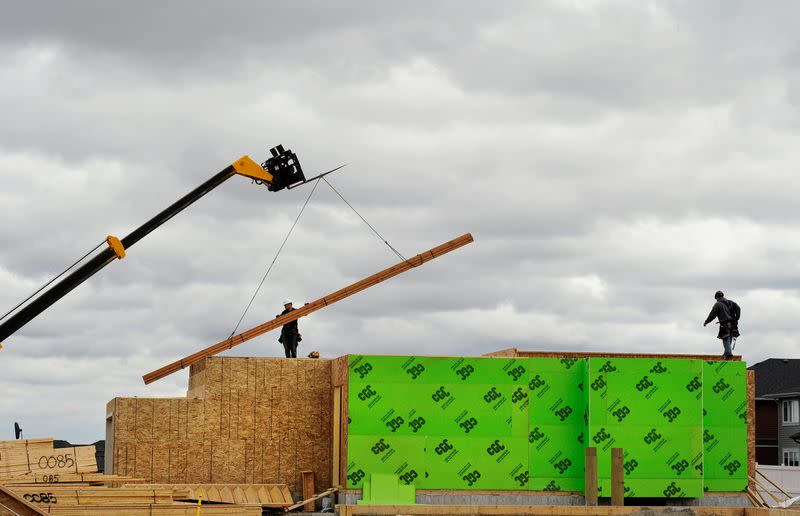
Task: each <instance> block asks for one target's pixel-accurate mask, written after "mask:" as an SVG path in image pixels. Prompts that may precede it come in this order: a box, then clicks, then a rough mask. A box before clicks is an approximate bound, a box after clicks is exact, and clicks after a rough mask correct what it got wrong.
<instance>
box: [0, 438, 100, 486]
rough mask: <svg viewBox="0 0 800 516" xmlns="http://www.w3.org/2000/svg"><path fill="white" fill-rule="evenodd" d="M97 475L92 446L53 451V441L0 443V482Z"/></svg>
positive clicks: (54, 449)
mask: <svg viewBox="0 0 800 516" xmlns="http://www.w3.org/2000/svg"><path fill="white" fill-rule="evenodd" d="M94 472H97V460H96V459H95V447H94V446H74V447H70V448H53V439H52V438H45V439H25V440H17V441H0V480H2V479H4V478H14V477H20V476H23V475H39V476H50V475H60V474H64V473H94Z"/></svg>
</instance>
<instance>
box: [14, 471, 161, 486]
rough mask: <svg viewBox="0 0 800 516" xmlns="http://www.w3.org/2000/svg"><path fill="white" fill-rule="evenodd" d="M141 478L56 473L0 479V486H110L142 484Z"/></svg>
mask: <svg viewBox="0 0 800 516" xmlns="http://www.w3.org/2000/svg"><path fill="white" fill-rule="evenodd" d="M144 481H145V479H143V478H134V477H126V476H121V475H105V474H103V473H56V474H44V475H42V474H38V473H34V474H33V475H24V476H21V477H11V478H0V484H6V485H37V484H52V485H65V484H85V485H111V486H120V485H122V484H133V483H144Z"/></svg>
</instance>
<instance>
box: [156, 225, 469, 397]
mask: <svg viewBox="0 0 800 516" xmlns="http://www.w3.org/2000/svg"><path fill="white" fill-rule="evenodd" d="M472 241H473V239H472V235H471V234H469V233H467V234H465V235H461V236H460V237H458V238H455V239H453V240H450V241H449V242H445V243H444V244H442V245H440V246H437V247H434V248H433V249H430V250H428V251H425V252H424V253H420V254H418V255H416V256H414V257H413V258H409V259H407V260H405V261H402V262H400V263H398V264H397V265H393V266H392V267H389V268H388V269H384V270H382V271H381V272H378V273H376V274H373V275H372V276H369V277H367V278H364V279H362V280H361V281H357V282H355V283H353V284H352V285H349V286H347V287H345V288H343V289H340V290H337V291H336V292H333V293H332V294H328V295H327V296H325V297H322V298H320V299H317V300H316V301H312V302H311V303H308V304H306V305H305V306H303V307H301V308H298V309H296V310H294V311H292V312H289V313H288V314H286V315H282V316H280V317H276V318H275V319H272V320H270V321H267V322H265V323H264V324H261V325H258V326H256V327H254V328H251V329H249V330H247V331H245V332H242V333H240V334H238V335H234V336H233V337H230V338H228V339H225V340H223V341H221V342H218V343H216V344H214V345H213V346H209V347H207V348H205V349H202V350H200V351H198V352H197V353H194V354H192V355H189V356H188V357H185V358H182V359H180V360H178V361H175V362H172V363H171V364H168V365H165V366H164V367H162V368H160V369H156V370H155V371H152V372H150V373H147V374H146V375H144V376H143V377H142V378H143V379H144V383H145V384H149V383H153V382H155V381H156V380H160V379H161V378H164V377H165V376H168V375H171V374H172V373H174V372H176V371H180V370H181V369H183V368H185V367H188V366H190V365H192V364H194V363H195V362H199V361H200V360H202V359H204V358H206V357H210V356H213V355H216V354H218V353H221V352H223V351H226V350H228V349H231V348H232V347H233V346H238V345H239V344H241V343H243V342H247V341H248V340H250V339H253V338H255V337H258V336H259V335H263V334H264V333H267V332H268V331H271V330H274V329H276V328H280V327H281V326H283V325H284V324H286V323H289V322H291V321H294V320H297V319H299V318H301V317H305V316H306V315H308V314H310V313H312V312H316V311H317V310H320V309H322V308H325V307H326V306H328V305H331V304H333V303H335V302H337V301H341V300H342V299H344V298H346V297H350V296H352V295H353V294H357V293H359V292H361V291H362V290H365V289H368V288H370V287H372V286H374V285H377V284H378V283H381V282H383V281H386V280H388V279H389V278H393V277H395V276H397V275H398V274H402V273H404V272H406V271H408V270H411V269H413V268H415V267H419V266H420V265H422V264H423V263H426V262H429V261H431V260H433V259H435V258H438V257H440V256H442V255H443V254H447V253H449V252H450V251H455V250H456V249H458V248H459V247H463V246H465V245H467V244H470V243H472Z"/></svg>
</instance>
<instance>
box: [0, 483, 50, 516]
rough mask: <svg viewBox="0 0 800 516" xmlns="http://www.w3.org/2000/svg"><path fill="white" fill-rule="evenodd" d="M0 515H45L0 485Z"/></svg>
mask: <svg viewBox="0 0 800 516" xmlns="http://www.w3.org/2000/svg"><path fill="white" fill-rule="evenodd" d="M0 514H2V515H5V514H11V515H16V516H41V515H43V514H47V513H46V512H44V511H42V510H41V509H39V508H38V507H36V506H35V505H33V504H32V503H30V502H28V501H26V500H25V499H24V498H23V497H21V496H19V495H18V494H17V493H14V492H13V491H11V490H9V489H7V488H6V487H4V486H2V485H0Z"/></svg>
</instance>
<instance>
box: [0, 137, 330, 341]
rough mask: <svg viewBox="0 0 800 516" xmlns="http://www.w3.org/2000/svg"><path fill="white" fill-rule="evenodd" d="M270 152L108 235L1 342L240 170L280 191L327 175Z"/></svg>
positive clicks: (17, 318) (10, 322)
mask: <svg viewBox="0 0 800 516" xmlns="http://www.w3.org/2000/svg"><path fill="white" fill-rule="evenodd" d="M270 152H271V154H272V156H271V157H270V158H269V159H267V160H266V161H265V162H263V163H262V164H261V165H259V164H258V163H256V162H255V161H253V160H252V159H250V158H249V157H248V156H242V157H241V158H239V159H238V160H236V161H234V162H233V163H231V164H230V165H228V166H227V167H225V168H224V169H223V170H221V171H220V172H218V173H217V174H215V175H214V176H213V177H211V179H209V180H208V181H206V182H205V183H203V184H201V185H200V186H198V187H197V188H195V189H194V190H192V191H191V192H189V193H188V194H186V195H184V196H183V197H181V198H180V199H178V200H177V201H175V202H174V203H173V204H172V205H170V206H169V207H168V208H166V209H165V210H164V211H162V212H161V213H159V214H158V215H156V216H155V217H153V218H152V219H150V220H148V221H147V222H145V223H144V224H142V225H141V226H139V227H138V228H137V229H135V230H134V231H133V232H132V233H131V234H129V235H128V236H126V237H124V238H122V239H118V238H117V237H114V236H109V237H108V238H106V242H107V243H108V247H106V248H105V249H103V250H102V251H100V252H99V253H98V254H97V255H95V256H94V257H93V258H91V259H90V260H89V261H87V262H86V263H84V264H83V265H81V266H80V267H79V268H78V269H76V270H75V271H73V272H72V273H70V274H69V275H68V276H66V277H65V278H64V279H62V280H61V281H59V282H58V283H56V284H55V285H53V286H52V287H50V289H49V290H46V291H45V292H44V293H43V294H41V295H40V296H39V297H37V298H36V299H34V300H33V301H31V302H30V303H29V304H27V305H25V306H24V307H23V308H21V309H20V310H19V311H18V312H16V313H15V314H13V315H12V316H11V317H9V318H8V319H7V320H6V321H5V322H3V323H2V324H0V343H1V342H3V340H4V339H6V338H7V337H9V336H10V335H13V334H14V333H15V332H16V331H17V330H19V329H20V328H22V327H23V326H25V325H26V324H27V323H28V322H30V321H31V320H32V319H34V318H35V317H36V316H38V315H39V314H41V313H42V312H43V311H45V310H46V309H47V308H49V307H50V306H51V305H52V304H53V303H55V302H56V301H58V300H59V299H61V298H62V297H64V296H65V295H66V294H67V293H69V292H70V291H71V290H72V289H74V288H75V287H77V286H78V285H80V284H81V283H83V282H84V281H86V280H87V279H89V278H90V277H92V276H93V275H94V274H95V273H97V272H98V271H100V269H102V268H103V267H105V266H106V265H108V264H109V263H111V262H113V261H114V260H116V259H120V260H121V259H122V258H125V252H126V250H127V249H129V248H130V247H131V246H132V245H133V244H135V243H136V242H138V241H139V240H141V239H142V238H144V237H145V236H147V235H148V234H150V232H152V231H153V230H154V229H156V228H157V227H159V226H160V225H161V224H163V223H165V222H166V221H168V220H169V219H171V218H172V217H174V216H175V215H177V214H178V213H180V212H181V211H182V210H183V209H184V208H186V207H188V206H189V205H191V204H192V203H193V202H195V201H196V200H198V199H200V198H201V197H203V196H204V195H205V194H207V193H208V192H210V191H211V190H213V189H214V188H216V187H218V186H219V185H221V184H222V183H224V182H225V181H226V180H227V179H229V178H230V177H232V176H234V175H237V174H238V175H241V176H245V177H249V178H251V179H252V180H253V181H254V182H255V183H256V184H259V185H266V187H267V189H268V190H270V191H272V192H277V191H279V190H282V189H284V188H294V187H296V186H300V185H301V184H303V183H307V182H308V181H311V180H314V179H317V178H318V177H321V176H322V175H325V174H322V175H320V176H317V177H314V178H311V179H309V180H306V178H305V176H304V175H303V169H302V168H301V167H300V162H299V161H298V160H297V156H296V155H295V154H294V153H293V152H292V151H291V150H285V149H284V148H283V146H282V145H278V146H277V147H273V148H272V149H270ZM327 173H330V172H327ZM327 173H326V174H327ZM1 346H2V344H0V347H1Z"/></svg>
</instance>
